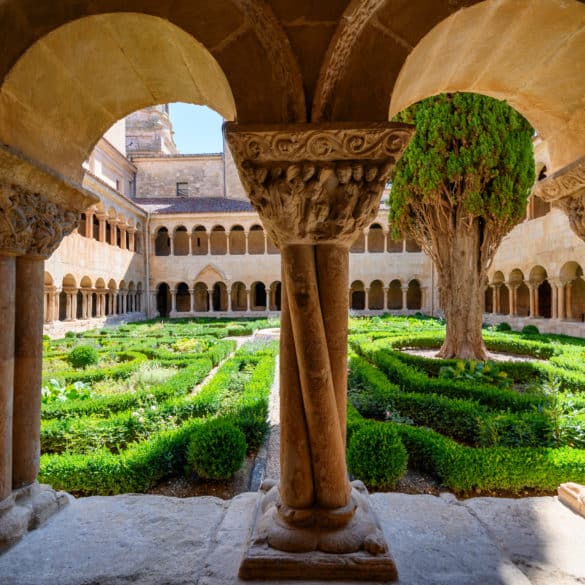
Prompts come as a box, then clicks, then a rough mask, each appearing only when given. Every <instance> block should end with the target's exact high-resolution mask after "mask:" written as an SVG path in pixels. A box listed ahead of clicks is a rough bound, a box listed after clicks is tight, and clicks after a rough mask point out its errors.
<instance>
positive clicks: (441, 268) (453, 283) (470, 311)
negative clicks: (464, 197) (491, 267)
mask: <svg viewBox="0 0 585 585" xmlns="http://www.w3.org/2000/svg"><path fill="white" fill-rule="evenodd" d="M480 247H481V235H480V229H479V226H478V224H477V222H474V223H473V225H472V227H471V228H470V229H469V228H466V227H462V226H461V225H460V226H458V227H457V228H456V229H455V231H454V233H453V234H451V237H450V238H449V237H448V236H446V235H445V236H442V237H441V240H440V241H439V248H440V250H439V254H440V256H441V259H442V262H440V263H439V264H438V266H437V272H438V277H439V295H440V299H441V305H442V307H443V310H444V312H445V320H446V322H447V333H446V335H445V341H444V343H443V345H442V347H441V349H440V350H439V353H438V354H437V357H440V358H445V359H448V358H461V359H476V360H486V359H487V350H486V347H485V344H484V342H483V338H482V334H481V326H482V321H483V300H484V292H485V284H484V282H483V281H484V275H485V268H484V267H483V266H482V259H481V253H480Z"/></svg>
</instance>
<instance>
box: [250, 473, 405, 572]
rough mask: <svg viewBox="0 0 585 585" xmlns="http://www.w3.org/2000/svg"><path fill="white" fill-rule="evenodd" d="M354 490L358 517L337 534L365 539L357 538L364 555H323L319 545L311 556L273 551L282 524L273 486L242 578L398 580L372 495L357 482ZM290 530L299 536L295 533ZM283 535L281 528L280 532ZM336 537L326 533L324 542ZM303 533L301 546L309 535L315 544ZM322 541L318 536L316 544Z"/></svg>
mask: <svg viewBox="0 0 585 585" xmlns="http://www.w3.org/2000/svg"><path fill="white" fill-rule="evenodd" d="M352 485H353V486H354V489H353V490H352V494H354V495H353V497H354V499H355V500H356V501H357V503H358V506H357V511H356V514H355V516H354V519H353V520H352V521H351V523H350V525H349V526H348V527H347V528H344V529H341V530H338V531H336V534H334V535H333V537H334V538H335V539H336V540H339V541H340V542H343V541H344V540H347V541H350V540H351V539H352V538H355V535H356V534H358V535H360V536H358V538H360V539H361V542H362V544H361V546H360V547H359V550H356V551H355V552H348V553H333V552H323V551H322V550H319V548H318V545H317V549H316V550H310V551H306V552H287V551H284V550H279V549H277V548H274V547H272V546H270V545H269V543H268V541H269V540H270V532H271V528H272V527H273V526H274V524H277V523H278V521H275V519H276V518H277V512H276V504H275V493H274V492H275V490H277V489H278V488H277V487H273V488H272V490H270V491H267V490H266V489H264V490H263V489H262V488H261V491H263V492H264V493H262V496H261V497H260V499H259V501H258V506H257V508H256V513H255V516H254V523H253V526H252V531H251V534H250V537H249V539H248V542H247V544H246V551H245V553H244V557H243V559H242V563H241V565H240V570H239V576H240V578H242V579H250V580H252V579H254V580H271V581H277V580H287V579H303V580H322V581H376V582H378V583H380V582H382V583H384V582H387V583H390V582H392V581H396V580H397V579H398V572H397V570H396V564H395V563H394V559H393V558H392V555H391V554H390V551H389V549H388V545H387V543H386V542H385V539H384V534H383V532H382V528H381V526H380V523H379V522H378V519H377V518H376V516H375V513H374V511H373V509H372V508H371V506H370V505H369V495H368V493H367V491H366V489H365V487H364V486H363V484H362V483H361V482H353V484H352ZM356 488H357V489H356ZM290 530H291V531H293V532H294V531H295V529H294V528H290ZM278 531H279V528H278V527H277V528H276V532H278ZM333 532H334V531H329V532H327V531H326V530H322V531H321V536H323V538H322V539H321V542H324V541H327V540H328V541H331V540H332V539H331V538H330V537H331V535H332V533H333ZM298 533H299V534H298V535H297V536H296V539H297V541H300V542H302V541H303V534H304V533H306V534H307V535H308V538H307V541H309V540H313V539H312V538H311V537H312V536H313V535H312V534H311V533H310V530H308V529H306V528H305V529H303V528H300V529H299V530H298ZM338 534H339V536H338ZM364 535H365V537H364ZM344 537H345V538H344ZM319 540H320V539H319V537H317V538H316V539H315V542H319ZM367 549H369V550H367ZM370 551H372V552H370Z"/></svg>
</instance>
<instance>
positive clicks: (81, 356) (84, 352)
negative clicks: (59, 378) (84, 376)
mask: <svg viewBox="0 0 585 585" xmlns="http://www.w3.org/2000/svg"><path fill="white" fill-rule="evenodd" d="M99 359H100V356H99V354H98V351H97V349H96V348H95V347H93V346H91V345H78V346H77V347H75V348H74V349H72V350H71V351H70V352H69V354H68V355H67V361H68V362H69V363H70V364H71V365H72V366H73V367H74V368H77V369H79V368H87V366H94V365H95V364H97V363H98V361H99Z"/></svg>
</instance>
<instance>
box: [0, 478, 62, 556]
mask: <svg viewBox="0 0 585 585" xmlns="http://www.w3.org/2000/svg"><path fill="white" fill-rule="evenodd" d="M68 503H69V496H68V495H67V494H66V493H65V492H56V491H55V490H54V489H52V488H51V487H50V486H48V485H45V484H42V485H39V484H38V483H37V482H35V483H33V484H31V485H27V486H25V487H23V488H19V489H17V490H14V491H13V492H12V494H11V495H10V496H8V497H7V498H6V499H4V500H2V501H1V502H0V552H2V551H4V550H6V549H7V548H9V547H10V546H12V545H13V544H15V543H16V542H17V541H18V540H19V539H20V538H22V537H23V536H24V535H25V534H26V533H27V532H29V531H30V530H34V529H35V528H38V527H39V526H40V525H41V524H42V523H43V522H45V521H46V520H47V519H48V518H50V517H51V516H52V515H53V514H55V512H58V511H59V510H61V509H62V508H64V507H65V506H66V505H67V504H68Z"/></svg>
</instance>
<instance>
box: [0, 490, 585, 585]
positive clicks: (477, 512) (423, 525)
mask: <svg viewBox="0 0 585 585" xmlns="http://www.w3.org/2000/svg"><path fill="white" fill-rule="evenodd" d="M256 501H257V494H254V493H246V494H241V495H240V496H237V497H236V498H234V499H233V500H230V501H227V502H224V501H223V500H220V499H218V498H210V497H204V498H186V499H178V498H169V497H164V496H134V495H125V496H115V497H93V498H84V499H79V500H74V501H73V502H72V503H71V505H70V506H69V507H68V508H66V509H65V510H63V511H62V512H60V513H59V514H57V515H56V516H55V517H53V518H52V519H51V520H49V521H48V522H47V523H46V524H45V525H43V526H41V528H39V529H38V530H36V531H34V532H32V533H30V534H29V535H28V536H27V537H25V539H24V540H22V541H21V542H20V543H18V544H17V545H16V546H14V547H13V548H12V549H10V550H9V551H7V552H6V553H5V554H4V555H2V556H0V585H128V584H130V583H132V584H135V585H187V584H189V585H223V584H226V585H227V584H238V583H244V582H242V581H240V580H239V579H238V578H237V570H238V567H239V563H240V559H241V557H242V555H243V552H244V547H245V543H246V539H247V537H248V534H249V530H250V526H251V522H252V517H253V515H254V510H255V506H256ZM372 504H373V507H374V508H375V510H376V512H377V513H378V515H379V518H380V520H381V523H382V526H383V528H384V532H385V534H386V536H387V538H388V540H389V543H390V547H391V550H392V553H393V555H394V558H395V560H396V564H397V566H398V572H399V575H400V581H399V583H400V585H443V584H445V585H447V584H449V585H475V584H477V585H545V584H546V585H585V519H584V518H582V517H580V516H577V515H576V514H574V513H573V512H571V510H569V509H568V508H566V507H565V506H563V505H562V504H561V503H560V502H558V500H557V498H526V499H514V500H512V499H496V498H474V499H470V500H466V501H457V500H456V499H455V498H454V497H453V496H451V495H450V494H444V495H442V496H441V497H435V496H428V495H406V494H373V495H372ZM248 583H250V584H253V585H256V584H257V583H258V582H248ZM280 583H283V584H284V583H291V585H292V582H280ZM294 583H297V584H298V583H299V582H298V581H296V582H294ZM303 583H306V584H307V585H316V583H315V582H313V581H303ZM330 583H332V582H330ZM346 583H348V582H346Z"/></svg>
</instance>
